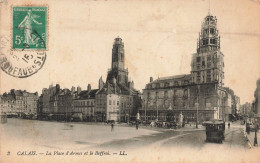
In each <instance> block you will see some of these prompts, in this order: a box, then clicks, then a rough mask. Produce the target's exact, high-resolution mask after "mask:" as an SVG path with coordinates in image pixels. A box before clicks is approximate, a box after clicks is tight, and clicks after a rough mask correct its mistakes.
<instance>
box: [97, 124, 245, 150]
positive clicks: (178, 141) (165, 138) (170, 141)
mask: <svg viewBox="0 0 260 163" xmlns="http://www.w3.org/2000/svg"><path fill="white" fill-rule="evenodd" d="M136 132H138V131H136ZM205 140H206V134H205V130H194V131H178V130H177V131H176V130H166V131H162V132H159V133H153V134H150V135H145V136H139V137H134V138H131V139H124V140H113V141H110V142H105V143H102V144H100V145H98V147H100V148H119V149H120V148H126V147H127V148H132V149H134V148H140V147H145V146H155V147H160V148H167V147H192V148H196V149H202V148H205V147H207V146H212V145H213V146H216V147H221V146H225V147H228V148H232V147H235V148H237V147H238V148H242V149H245V150H246V149H248V144H247V141H246V139H245V138H244V135H243V130H242V128H237V127H236V128H231V129H226V132H225V140H224V141H223V143H222V144H218V143H207V142H205Z"/></svg>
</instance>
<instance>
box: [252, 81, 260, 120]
mask: <svg viewBox="0 0 260 163" xmlns="http://www.w3.org/2000/svg"><path fill="white" fill-rule="evenodd" d="M254 98H255V99H254V101H253V103H252V108H253V112H254V113H255V115H256V117H257V118H258V119H259V122H260V79H258V80H257V82H256V89H255V92H254Z"/></svg>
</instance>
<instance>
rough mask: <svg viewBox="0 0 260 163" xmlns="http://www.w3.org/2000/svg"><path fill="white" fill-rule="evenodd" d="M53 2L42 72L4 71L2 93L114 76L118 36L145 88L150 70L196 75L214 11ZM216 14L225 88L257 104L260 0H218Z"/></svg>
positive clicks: (202, 1)
mask: <svg viewBox="0 0 260 163" xmlns="http://www.w3.org/2000/svg"><path fill="white" fill-rule="evenodd" d="M10 2H11V1H10ZM28 2H31V1H28ZM14 3H16V5H23V3H22V2H14ZM45 3H46V4H48V6H49V12H48V15H49V19H48V20H49V21H48V28H49V35H48V36H47V37H48V45H47V46H48V51H47V52H46V53H47V59H46V62H45V64H44V66H43V67H42V69H41V70H40V71H39V72H38V73H36V74H34V75H32V76H30V77H27V78H23V79H19V78H14V77H11V76H9V75H7V74H6V73H4V72H3V71H1V72H0V76H1V83H0V93H1V94H2V93H4V92H9V90H10V89H12V88H14V89H22V90H27V91H29V92H35V91H38V92H40V93H41V91H42V88H47V87H49V85H50V84H53V85H55V84H60V86H61V88H71V87H72V86H75V87H77V86H80V87H81V88H82V89H87V85H88V84H91V86H92V88H97V87H98V79H99V78H100V77H101V76H102V78H103V80H104V81H105V80H106V75H107V70H108V69H109V68H110V67H111V59H112V46H113V41H114V38H116V37H118V36H119V37H121V38H122V39H123V42H124V45H125V60H126V67H127V68H128V71H129V76H130V78H131V80H133V81H134V83H135V88H137V89H138V90H142V89H144V87H145V84H147V83H148V82H149V78H150V76H152V77H153V78H154V79H156V78H158V77H164V76H172V75H179V74H189V73H190V70H191V67H190V63H191V57H192V54H193V53H195V52H196V46H197V39H198V36H199V32H200V30H201V24H202V22H203V19H204V17H205V16H207V14H208V10H209V2H208V1H206V0H182V1H179V0H168V1H167V0H166V1H159V0H152V1H149V2H148V1H145V0H143V1H139V0H138V1H137V0H134V1H113V0H112V1H80V0H79V1H78V2H77V3H74V2H72V1H69V0H64V1H63V2H61V1H58V0H54V1H45ZM6 5H10V4H6ZM9 7H10V6H7V7H6V8H5V7H4V8H3V6H2V8H1V12H2V13H3V12H4V13H5V14H2V13H1V15H5V16H4V18H3V16H2V17H1V18H2V20H3V22H4V23H2V25H1V28H2V29H3V30H2V32H3V33H4V34H7V36H8V33H10V32H11V31H10V19H9V18H10V17H11V15H10V14H11V13H10V12H9ZM210 13H211V14H212V15H214V16H216V17H217V18H218V30H219V33H220V36H221V51H222V53H223V54H224V62H225V68H224V71H225V80H224V82H225V86H226V87H230V88H231V89H233V90H234V92H235V94H236V95H238V96H239V97H240V100H241V103H245V102H252V100H253V99H254V97H253V95H254V90H255V89H256V81H257V79H258V78H259V77H260V64H259V63H260V4H259V2H256V1H254V0H228V1H227V0H211V1H210Z"/></svg>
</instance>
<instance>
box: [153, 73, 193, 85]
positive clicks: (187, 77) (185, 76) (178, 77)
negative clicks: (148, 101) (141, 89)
mask: <svg viewBox="0 0 260 163" xmlns="http://www.w3.org/2000/svg"><path fill="white" fill-rule="evenodd" d="M190 79H191V74H183V75H174V76H166V77H160V78H158V79H156V80H154V81H152V82H150V83H149V84H151V83H159V82H162V81H168V80H176V81H179V80H190Z"/></svg>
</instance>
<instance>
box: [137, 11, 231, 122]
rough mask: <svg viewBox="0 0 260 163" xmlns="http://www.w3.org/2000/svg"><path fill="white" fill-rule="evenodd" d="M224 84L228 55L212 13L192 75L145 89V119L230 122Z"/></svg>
mask: <svg viewBox="0 0 260 163" xmlns="http://www.w3.org/2000/svg"><path fill="white" fill-rule="evenodd" d="M223 85H224V55H223V53H222V52H221V51H220V36H219V32H218V29H217V18H216V17H215V16H212V15H211V14H208V15H207V16H206V17H205V18H204V22H203V23H202V27H201V33H199V38H198V41H197V53H194V54H193V55H192V61H191V73H190V74H184V75H176V76H169V77H161V78H158V79H156V80H153V79H152V77H151V78H150V82H149V83H148V84H146V87H145V89H143V102H142V103H143V105H142V109H141V110H139V111H140V114H141V118H142V119H144V120H154V119H159V120H168V121H173V120H175V121H178V116H179V115H180V113H182V114H183V115H184V119H185V121H196V120H197V112H198V121H199V122H202V121H205V120H209V119H224V120H225V119H226V111H225V108H227V106H225V105H227V99H228V97H227V93H226V90H225V89H224V88H223Z"/></svg>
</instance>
